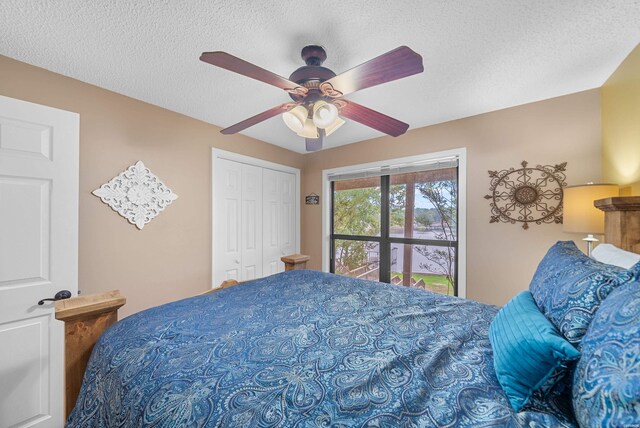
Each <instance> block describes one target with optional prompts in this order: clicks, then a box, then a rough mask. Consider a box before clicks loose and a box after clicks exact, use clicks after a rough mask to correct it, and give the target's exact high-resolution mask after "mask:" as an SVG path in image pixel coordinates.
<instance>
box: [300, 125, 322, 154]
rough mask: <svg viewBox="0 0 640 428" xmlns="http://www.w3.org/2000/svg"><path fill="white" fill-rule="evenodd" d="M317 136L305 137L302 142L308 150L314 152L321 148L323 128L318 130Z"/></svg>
mask: <svg viewBox="0 0 640 428" xmlns="http://www.w3.org/2000/svg"><path fill="white" fill-rule="evenodd" d="M319 131H320V132H319V135H318V138H305V139H304V144H305V146H306V148H307V151H308V152H315V151H317V150H320V149H321V148H322V139H323V138H324V129H320V130H319Z"/></svg>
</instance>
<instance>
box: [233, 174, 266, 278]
mask: <svg viewBox="0 0 640 428" xmlns="http://www.w3.org/2000/svg"><path fill="white" fill-rule="evenodd" d="M238 165H239V166H241V168H242V185H241V187H242V212H241V214H240V216H241V218H242V226H241V228H240V264H241V266H242V271H241V274H240V279H241V280H242V281H250V280H252V279H256V278H260V277H262V168H260V167H257V166H253V165H247V164H238Z"/></svg>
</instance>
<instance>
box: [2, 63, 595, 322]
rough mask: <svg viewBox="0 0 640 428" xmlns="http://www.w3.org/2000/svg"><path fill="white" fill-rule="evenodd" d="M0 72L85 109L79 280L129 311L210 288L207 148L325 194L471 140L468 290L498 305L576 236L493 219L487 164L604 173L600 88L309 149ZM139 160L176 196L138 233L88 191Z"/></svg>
mask: <svg viewBox="0 0 640 428" xmlns="http://www.w3.org/2000/svg"><path fill="white" fill-rule="evenodd" d="M0 76H1V79H0V94H1V95H5V96H9V97H13V98H19V99H23V100H26V101H31V102H35V103H38V104H44V105H49V106H52V107H57V108H61V109H65V110H70V111H74V112H78V113H80V118H81V125H80V260H79V261H80V267H79V287H80V289H81V290H82V291H83V293H94V292H99V291H104V290H109V289H113V288H120V289H121V290H122V291H123V293H124V294H125V295H126V296H127V298H128V303H127V305H126V306H125V307H124V308H123V310H122V314H123V315H127V314H131V313H133V312H137V311H139V310H141V309H144V308H146V307H150V306H155V305H158V304H161V303H164V302H167V301H171V300H175V299H179V298H182V297H186V296H190V295H193V294H195V293H198V292H200V291H203V290H205V289H206V288H207V287H209V285H210V282H211V263H210V258H211V208H210V207H211V197H210V195H211V191H210V190H211V166H210V164H211V161H210V148H211V147H218V148H221V149H223V150H230V151H234V152H237V153H241V154H245V155H249V156H254V157H258V158H261V159H265V160H269V161H272V162H278V163H283V164H286V165H290V166H293V167H297V168H302V169H303V173H302V196H304V195H306V194H309V193H311V192H315V193H317V194H320V193H321V189H322V186H321V173H322V170H323V169H326V168H334V167H338V166H345V165H352V164H357V163H364V162H372V161H377V160H382V159H390V158H396V157H403V156H410V155H415V154H420V153H426V152H434V151H439V150H446V149H450V148H456V147H467V150H468V152H467V154H468V171H467V172H468V177H469V180H468V187H467V192H468V197H467V212H468V220H467V227H468V251H467V259H468V264H467V272H468V284H467V290H468V291H467V296H468V297H470V298H473V299H478V300H481V301H485V302H490V303H495V304H502V303H504V302H506V301H507V300H508V299H509V298H510V297H511V296H513V295H514V294H515V293H516V292H517V291H519V290H522V289H525V288H526V287H527V285H528V282H529V279H530V277H531V275H532V273H533V271H534V269H535V266H536V264H537V262H538V261H539V259H540V258H541V257H542V255H543V254H544V252H545V251H546V249H547V248H548V246H549V245H550V244H552V243H553V242H555V241H556V240H558V239H570V238H575V236H568V235H564V234H563V233H562V230H561V226H559V225H543V226H537V225H533V226H532V227H531V228H530V229H529V230H528V231H524V230H523V229H522V228H520V227H519V226H518V225H510V224H489V221H488V219H489V206H488V202H487V201H486V200H485V199H484V198H483V196H484V195H485V194H486V193H487V192H488V185H489V179H488V176H487V170H489V169H502V168H509V167H517V166H518V165H519V163H520V162H521V161H522V160H527V161H529V162H530V163H532V164H553V163H558V162H564V161H567V162H569V164H568V173H567V176H568V179H567V181H568V183H569V184H577V183H583V182H586V181H589V180H593V181H599V180H600V160H601V159H600V91H599V90H592V91H587V92H582V93H578V94H574V95H569V96H565V97H560V98H556V99H552V100H547V101H542V102H538V103H534V104H528V105H524V106H520V107H516V108H511V109H506V110H502V111H498V112H493V113H488V114H484V115H480V116H475V117H471V118H466V119H461V120H458V121H453V122H448V123H444V124H440V125H436V126H430V127H426V128H420V129H417V130H412V131H410V132H409V133H408V134H406V135H404V136H402V137H399V138H397V139H393V138H386V137H385V138H379V139H374V140H369V141H365V142H361V143H357V144H353V145H348V146H344V147H339V148H336V149H331V150H326V151H322V152H319V153H315V154H309V155H305V156H303V155H299V154H296V153H293V152H290V151H288V150H284V149H281V148H278V147H276V146H273V145H269V144H266V143H263V142H260V141H257V140H253V139H250V138H247V137H243V136H240V135H237V136H230V137H225V136H222V135H221V134H220V133H219V132H218V131H219V128H217V127H215V126H212V125H209V124H206V123H204V122H200V121H198V120H195V119H191V118H188V117H186V116H183V115H180V114H177V113H174V112H171V111H168V110H165V109H162V108H159V107H156V106H152V105H149V104H146V103H143V102H141V101H137V100H134V99H131V98H128V97H125V96H122V95H119V94H116V93H113V92H110V91H107V90H104V89H100V88H98V87H95V86H92V85H88V84H85V83H82V82H79V81H77V80H74V79H70V78H66V77H64V76H61V75H58V74H55V73H51V72H48V71H46V70H43V69H39V68H37V67H33V66H29V65H27V64H24V63H20V62H18V61H15V60H12V59H9V58H6V57H2V56H0ZM137 160H142V161H144V162H145V164H146V165H147V166H149V168H151V170H152V171H153V172H154V173H156V174H157V175H158V176H159V177H160V178H161V179H162V180H163V181H164V182H165V183H166V184H167V185H168V186H170V187H171V189H172V190H173V191H174V192H175V193H177V194H178V195H179V199H178V200H177V201H176V202H175V203H174V204H172V205H171V206H170V207H169V208H168V209H167V210H165V211H164V212H162V213H161V214H160V216H158V217H157V218H156V219H154V220H153V221H152V222H151V223H149V224H148V225H146V226H145V228H144V230H142V231H139V230H137V229H136V228H135V227H134V226H132V225H131V224H129V223H128V222H127V221H126V220H124V219H123V218H122V217H120V216H119V215H117V214H115V213H114V212H113V211H111V209H110V208H108V207H107V206H106V205H104V204H103V203H102V202H100V200H99V199H98V198H96V197H95V196H93V195H91V191H93V190H94V189H96V188H97V187H99V186H100V185H101V184H102V183H104V182H105V181H107V180H109V179H110V178H111V177H113V176H114V175H115V174H117V173H119V172H120V171H122V170H123V169H125V168H126V167H128V166H129V165H131V164H132V163H134V162H135V161H137ZM322 202H323V203H324V202H326V201H322ZM301 217H302V218H301V221H302V231H301V232H302V233H301V241H302V242H301V244H302V251H303V252H305V253H308V254H310V255H311V256H312V262H311V267H312V268H319V267H320V263H321V259H322V254H321V229H320V224H321V208H320V206H305V205H302V207H301Z"/></svg>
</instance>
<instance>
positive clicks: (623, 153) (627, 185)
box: [602, 45, 640, 195]
mask: <svg viewBox="0 0 640 428" xmlns="http://www.w3.org/2000/svg"><path fill="white" fill-rule="evenodd" d="M602 179H603V180H604V181H606V182H609V183H616V184H619V185H621V187H622V188H621V190H622V192H623V193H624V194H628V195H631V194H633V195H640V45H638V46H636V48H635V49H634V50H633V51H632V52H631V53H630V54H629V56H628V57H627V58H626V59H625V60H624V61H623V62H622V64H621V65H620V67H618V69H617V70H616V71H615V72H614V73H613V74H612V75H611V77H610V78H609V79H608V80H607V81H606V82H605V84H604V85H603V86H602Z"/></svg>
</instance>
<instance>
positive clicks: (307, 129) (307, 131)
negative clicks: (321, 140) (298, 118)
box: [297, 118, 318, 138]
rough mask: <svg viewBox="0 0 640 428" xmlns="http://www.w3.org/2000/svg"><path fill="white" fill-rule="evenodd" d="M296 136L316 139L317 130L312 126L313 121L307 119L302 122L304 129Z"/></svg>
mask: <svg viewBox="0 0 640 428" xmlns="http://www.w3.org/2000/svg"><path fill="white" fill-rule="evenodd" d="M297 134H298V135H299V136H301V137H304V138H318V128H316V126H315V125H314V124H313V120H312V119H311V118H307V120H306V121H305V122H304V128H302V131H300V132H298V133H297Z"/></svg>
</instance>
